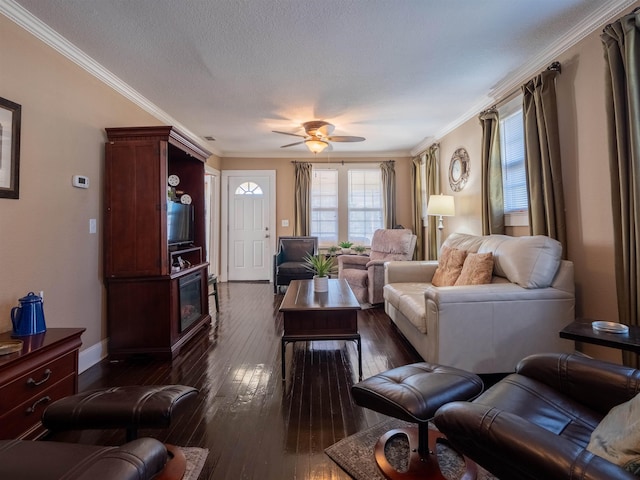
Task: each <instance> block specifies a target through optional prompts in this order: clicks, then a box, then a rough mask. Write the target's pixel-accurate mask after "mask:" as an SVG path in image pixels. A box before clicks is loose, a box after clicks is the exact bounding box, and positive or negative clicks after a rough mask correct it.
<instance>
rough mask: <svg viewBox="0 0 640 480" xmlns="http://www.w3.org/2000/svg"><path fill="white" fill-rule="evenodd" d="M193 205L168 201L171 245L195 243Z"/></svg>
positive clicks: (168, 228)
mask: <svg viewBox="0 0 640 480" xmlns="http://www.w3.org/2000/svg"><path fill="white" fill-rule="evenodd" d="M193 218H194V213H193V205H184V204H182V203H176V202H167V236H168V240H169V245H172V246H174V245H184V244H189V243H193V240H194V237H193V235H194V232H193Z"/></svg>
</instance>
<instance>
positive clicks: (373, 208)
mask: <svg viewBox="0 0 640 480" xmlns="http://www.w3.org/2000/svg"><path fill="white" fill-rule="evenodd" d="M348 178H349V179H348V182H349V194H348V195H349V231H348V235H347V236H348V238H349V241H350V242H353V243H355V244H362V245H371V239H372V238H373V232H375V231H376V230H377V229H379V228H382V178H381V172H380V169H379V168H378V169H375V170H374V169H369V170H349V177H348Z"/></svg>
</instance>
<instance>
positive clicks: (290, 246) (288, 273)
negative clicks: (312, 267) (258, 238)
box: [273, 237, 318, 293]
mask: <svg viewBox="0 0 640 480" xmlns="http://www.w3.org/2000/svg"><path fill="white" fill-rule="evenodd" d="M317 253H318V237H280V238H279V239H278V252H277V253H276V254H275V255H274V256H273V293H277V292H278V287H279V286H280V285H289V284H290V283H291V280H308V279H311V278H313V272H311V271H309V270H307V269H306V268H305V266H304V265H305V264H304V257H305V256H307V255H317Z"/></svg>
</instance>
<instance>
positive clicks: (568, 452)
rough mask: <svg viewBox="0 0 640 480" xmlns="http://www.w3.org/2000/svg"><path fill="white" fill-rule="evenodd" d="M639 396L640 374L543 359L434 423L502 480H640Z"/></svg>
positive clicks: (530, 360)
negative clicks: (627, 479)
mask: <svg viewBox="0 0 640 480" xmlns="http://www.w3.org/2000/svg"><path fill="white" fill-rule="evenodd" d="M638 392H640V370H636V369H633V368H630V367H625V366H622V365H617V364H613V363H608V362H603V361H599V360H595V359H592V358H589V357H586V356H583V355H578V354H566V353H565V354H562V353H555V354H551V353H550V354H537V355H532V356H529V357H527V358H525V359H524V360H522V361H520V363H519V364H518V366H517V368H516V372H515V373H513V374H511V375H509V376H507V377H505V378H504V379H502V380H501V381H499V382H498V383H496V384H495V385H494V386H493V387H491V388H489V389H488V390H487V391H486V392H484V393H483V394H482V395H480V396H479V397H478V398H476V399H475V400H473V401H472V402H452V403H448V404H446V405H444V406H442V407H440V408H439V409H438V410H437V411H436V414H435V417H434V423H435V425H436V426H437V427H438V429H439V430H440V431H441V432H442V433H444V434H445V435H446V436H447V439H448V441H449V442H450V443H451V444H452V446H453V447H454V448H455V449H457V450H458V451H459V452H460V453H463V454H464V455H466V456H468V457H469V458H471V459H472V460H474V461H476V462H477V463H478V464H480V465H481V466H483V467H484V468H486V469H487V470H489V471H490V472H491V473H493V474H494V475H496V476H497V477H499V478H504V479H509V480H539V479H543V478H544V479H545V480H556V479H581V480H595V479H611V478H616V479H625V478H629V479H632V478H636V479H637V478H638V477H636V476H634V475H633V474H632V473H631V472H630V471H628V470H631V471H636V472H637V471H638V469H639V467H640V451H639V450H640V449H639V448H638V435H639V434H638V429H637V425H638V421H639V419H638V418H637V415H638V414H637V412H638V406H637V404H638V400H640V398H638V399H636V398H635V397H636V396H637V394H638ZM622 465H626V466H627V469H624V468H622Z"/></svg>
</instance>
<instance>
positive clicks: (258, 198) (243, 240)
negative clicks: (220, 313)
mask: <svg viewBox="0 0 640 480" xmlns="http://www.w3.org/2000/svg"><path fill="white" fill-rule="evenodd" d="M271 194H272V192H271V182H270V178H269V176H260V175H246V176H229V177H228V194H227V195H228V197H227V198H228V203H227V205H228V217H227V222H228V243H227V245H228V254H227V258H228V279H229V280H270V279H271V269H272V262H273V255H272V253H271V252H272V247H271V242H272V240H271V237H272V231H271V218H270V217H271Z"/></svg>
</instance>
